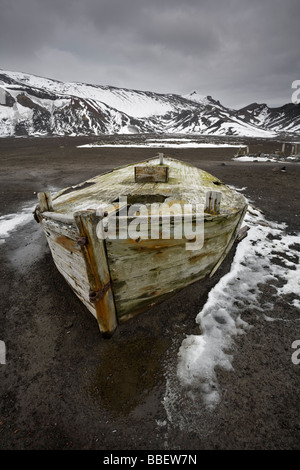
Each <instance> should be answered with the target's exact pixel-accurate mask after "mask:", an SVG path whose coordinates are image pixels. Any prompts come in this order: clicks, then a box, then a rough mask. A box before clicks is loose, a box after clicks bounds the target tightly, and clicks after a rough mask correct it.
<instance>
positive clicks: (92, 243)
mask: <svg viewBox="0 0 300 470" xmlns="http://www.w3.org/2000/svg"><path fill="white" fill-rule="evenodd" d="M74 220H75V223H76V225H77V227H78V232H79V236H80V237H83V238H86V244H83V245H81V250H82V254H83V257H84V260H85V264H86V269H87V276H88V279H89V284H90V300H92V301H93V302H94V304H95V310H96V315H97V320H98V325H99V328H100V331H101V333H102V334H103V336H105V337H110V336H111V335H112V334H113V332H114V331H115V329H116V328H117V324H118V322H117V313H116V308H115V303H114V298H113V293H112V288H111V284H110V283H111V278H110V273H109V269H108V264H107V259H106V249H105V240H100V239H99V238H98V237H97V234H96V229H97V224H98V223H99V222H100V223H101V218H100V217H98V216H96V213H95V212H94V211H82V212H76V213H75V214H74Z"/></svg>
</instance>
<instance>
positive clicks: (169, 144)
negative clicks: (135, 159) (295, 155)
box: [77, 139, 243, 148]
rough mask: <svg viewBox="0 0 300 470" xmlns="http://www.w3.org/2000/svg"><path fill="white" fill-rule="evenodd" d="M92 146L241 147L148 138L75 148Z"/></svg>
mask: <svg viewBox="0 0 300 470" xmlns="http://www.w3.org/2000/svg"><path fill="white" fill-rule="evenodd" d="M93 147H122V148H123V147H130V148H133V147H137V148H223V147H231V148H232V147H233V148H235V147H237V148H240V147H243V145H242V146H241V145H235V144H223V143H220V144H217V143H216V144H214V143H206V142H195V141H192V140H190V139H180V141H179V140H174V139H160V140H149V141H148V142H141V143H129V144H128V143H126V144H125V143H124V144H84V145H79V146H78V147H77V148H93Z"/></svg>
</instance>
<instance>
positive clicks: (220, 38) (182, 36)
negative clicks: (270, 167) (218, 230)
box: [0, 0, 300, 107]
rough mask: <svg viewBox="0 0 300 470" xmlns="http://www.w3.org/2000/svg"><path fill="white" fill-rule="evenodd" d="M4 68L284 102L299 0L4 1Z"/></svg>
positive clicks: (0, 32) (299, 65)
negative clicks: (283, 0) (183, 0)
mask: <svg viewBox="0 0 300 470" xmlns="http://www.w3.org/2000/svg"><path fill="white" fill-rule="evenodd" d="M0 7H1V11H0V13H1V14H0V41H1V52H0V58H1V65H0V67H1V68H7V69H12V70H21V71H24V72H28V73H35V74H40V75H43V76H48V77H50V78H57V79H59V80H66V81H69V80H70V81H85V82H88V83H98V84H103V85H105V84H111V85H115V86H120V87H127V88H138V89H147V90H153V91H157V92H162V93H165V92H169V93H187V92H189V91H192V90H193V89H196V90H198V91H199V92H200V93H202V94H211V95H213V96H214V97H215V98H216V99H220V101H221V102H223V103H224V104H226V105H227V106H232V107H239V106H243V105H245V104H248V103H249V102H251V101H264V102H268V103H270V104H272V105H276V104H278V105H279V104H284V103H285V102H288V101H289V100H290V97H291V83H292V81H294V80H296V79H300V60H299V46H298V45H299V43H300V37H299V36H300V33H299V30H300V28H299V27H298V22H299V11H300V4H299V1H298V0H286V1H285V2H282V1H281V0H252V1H251V2H249V1H246V0H222V1H217V0H202V1H199V0H187V1H185V2H182V1H179V0H152V1H150V0H85V1H83V2H82V1H79V0H64V1H62V0H60V1H59V0H53V1H51V2H49V1H46V0H9V1H8V0H0Z"/></svg>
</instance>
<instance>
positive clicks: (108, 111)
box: [0, 70, 300, 137]
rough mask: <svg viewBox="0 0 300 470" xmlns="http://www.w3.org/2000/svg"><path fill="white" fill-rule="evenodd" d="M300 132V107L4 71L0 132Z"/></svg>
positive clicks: (0, 76) (1, 74)
mask: <svg viewBox="0 0 300 470" xmlns="http://www.w3.org/2000/svg"><path fill="white" fill-rule="evenodd" d="M299 130H300V105H294V104H288V105H285V106H282V107H281V108H276V109H272V108H269V107H268V106H267V105H257V104H252V105H249V106H247V107H245V108H243V109H241V110H238V111H237V110H234V109H229V108H226V107H224V106H222V105H221V103H220V102H219V101H216V100H214V99H213V98H212V97H211V96H201V95H200V94H198V93H197V92H195V91H194V92H192V93H190V94H188V95H185V96H180V95H176V94H159V93H154V92H150V91H139V90H129V89H125V88H117V87H112V86H100V85H89V84H84V83H73V82H72V83H65V82H60V81H57V80H52V79H48V78H42V77H37V76H35V75H29V74H25V73H19V72H9V71H3V70H0V136H2V137H3V136H15V135H17V136H19V135H28V136H44V135H99V134H113V133H117V134H128V133H149V132H151V133H164V134H167V133H170V134H172V133H197V134H199V133H200V134H204V135H236V136H260V137H271V136H273V135H277V134H278V133H282V132H288V133H297V132H299Z"/></svg>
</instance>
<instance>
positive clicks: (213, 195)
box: [204, 191, 222, 215]
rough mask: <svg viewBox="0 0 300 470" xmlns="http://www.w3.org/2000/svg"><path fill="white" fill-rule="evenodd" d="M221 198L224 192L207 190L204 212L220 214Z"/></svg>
mask: <svg viewBox="0 0 300 470" xmlns="http://www.w3.org/2000/svg"><path fill="white" fill-rule="evenodd" d="M221 199H222V193H221V192H220V191H207V193H206V204H205V208H204V212H207V213H208V214H212V215H217V214H220V204H221Z"/></svg>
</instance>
